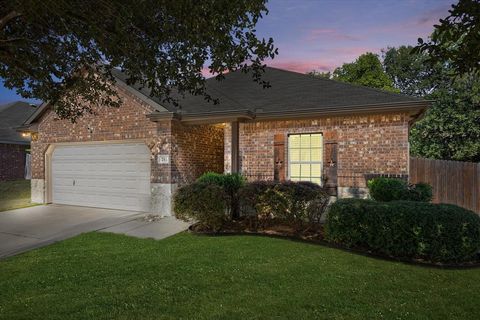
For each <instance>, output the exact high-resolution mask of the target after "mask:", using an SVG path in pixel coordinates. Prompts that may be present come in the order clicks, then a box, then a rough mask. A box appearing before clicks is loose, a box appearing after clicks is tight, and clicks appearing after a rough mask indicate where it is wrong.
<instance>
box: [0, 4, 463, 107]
mask: <svg viewBox="0 0 480 320" xmlns="http://www.w3.org/2000/svg"><path fill="white" fill-rule="evenodd" d="M453 2H454V0H270V1H269V3H268V4H267V7H268V8H269V11H270V12H269V14H268V15H266V16H265V17H264V18H263V19H262V20H260V22H259V23H258V25H257V31H258V35H259V36H261V37H272V38H273V39H274V40H275V44H276V46H277V47H278V48H279V55H278V57H276V58H275V59H274V60H273V61H267V64H269V65H272V66H275V67H279V68H283V69H287V70H292V71H298V72H308V71H311V70H317V71H329V70H330V71H332V70H333V69H335V67H338V66H340V65H341V64H342V63H344V62H351V61H353V60H355V58H356V57H358V56H359V55H360V54H362V53H365V52H368V51H370V52H375V53H380V51H381V49H382V48H387V47H389V46H390V47H391V46H400V45H403V44H405V45H408V44H410V45H415V44H416V43H417V39H418V38H419V37H422V38H425V37H427V36H428V35H429V34H430V33H431V32H432V30H433V25H434V24H435V23H437V22H438V19H440V18H444V17H446V16H447V15H448V9H449V8H450V6H451V4H452V3H453ZM15 100H21V97H19V96H18V95H16V93H15V91H12V90H8V89H6V88H4V87H3V85H2V83H0V103H6V102H11V101H15Z"/></svg>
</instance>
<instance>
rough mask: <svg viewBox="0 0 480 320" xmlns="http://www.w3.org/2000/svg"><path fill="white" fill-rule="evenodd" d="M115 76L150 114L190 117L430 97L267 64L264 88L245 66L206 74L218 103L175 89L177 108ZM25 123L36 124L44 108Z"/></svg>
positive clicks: (365, 106) (396, 105)
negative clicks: (218, 75) (221, 74)
mask: <svg viewBox="0 0 480 320" xmlns="http://www.w3.org/2000/svg"><path fill="white" fill-rule="evenodd" d="M113 75H114V76H115V78H116V79H117V83H118V85H120V86H123V87H126V88H127V89H128V90H130V91H131V92H133V93H134V94H136V95H137V96H138V97H140V98H142V99H143V100H145V101H146V102H148V103H149V104H150V105H152V106H153V107H154V108H155V110H156V111H157V112H155V113H154V114H152V115H151V117H152V118H158V119H161V118H177V119H181V120H182V121H189V119H192V121H193V120H198V119H204V120H207V121H208V120H209V119H226V118H228V117H231V118H237V119H240V118H244V119H253V118H256V119H262V118H298V117H302V116H309V115H333V114H340V113H362V112H380V111H389V110H391V111H395V110H399V109H406V110H407V109H408V110H421V109H425V108H426V107H428V105H429V103H430V102H429V101H426V100H423V99H419V98H416V97H411V96H407V95H403V94H397V93H392V92H387V91H383V90H380V89H373V88H368V87H364V86H359V85H354V84H349V83H343V82H339V81H335V80H329V79H324V78H319V77H313V76H310V75H306V74H302V73H297V72H292V71H286V70H282V69H277V68H272V67H266V70H265V74H264V75H263V76H262V80H266V81H268V82H269V83H270V85H271V87H269V88H263V86H262V85H260V84H258V83H256V82H254V81H253V79H252V75H251V74H249V73H247V74H246V73H244V72H241V71H236V72H232V73H229V74H226V75H225V79H223V80H221V81H218V80H216V79H215V78H210V79H207V81H206V90H207V93H208V94H210V95H211V96H212V98H218V100H219V103H218V104H214V102H213V101H207V100H205V99H204V97H203V96H193V95H190V94H186V95H185V96H182V95H179V94H173V97H174V98H177V99H178V102H179V108H176V107H175V106H174V105H173V104H172V103H167V102H164V101H162V99H161V98H159V97H152V96H150V90H149V89H148V88H141V87H140V86H139V85H135V84H134V85H127V78H128V76H127V75H126V74H125V73H122V72H121V71H120V70H117V69H114V70H113ZM45 107H46V106H42V107H41V108H40V109H39V110H38V111H37V112H36V114H35V115H32V117H31V118H30V119H29V120H28V121H27V122H26V124H30V123H32V122H33V121H34V120H35V119H37V118H38V117H39V116H40V115H41V113H42V112H43V109H44V108H45Z"/></svg>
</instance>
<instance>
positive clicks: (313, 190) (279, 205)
mask: <svg viewBox="0 0 480 320" xmlns="http://www.w3.org/2000/svg"><path fill="white" fill-rule="evenodd" d="M328 199H329V196H328V193H327V192H326V191H325V190H324V189H323V188H322V187H321V186H319V185H317V184H315V183H310V182H292V181H286V182H276V183H275V182H253V183H247V184H246V185H245V186H244V187H243V188H241V189H240V190H239V200H240V208H241V213H242V215H244V216H256V217H257V218H258V219H259V220H261V221H263V222H265V223H267V224H268V223H269V222H275V221H278V222H282V223H287V224H289V225H292V226H294V227H297V228H302V227H303V226H304V225H305V224H311V225H313V224H318V223H319V222H320V218H321V216H322V214H323V213H324V212H325V209H326V206H327V203H328Z"/></svg>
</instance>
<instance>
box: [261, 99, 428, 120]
mask: <svg viewBox="0 0 480 320" xmlns="http://www.w3.org/2000/svg"><path fill="white" fill-rule="evenodd" d="M430 104H431V102H430V101H414V102H405V103H403V102H401V103H394V104H391V103H390V104H370V105H355V106H348V107H338V106H335V107H327V108H321V109H320V108H319V109H309V110H292V111H274V112H262V113H256V115H255V120H285V119H304V118H310V117H315V116H341V115H350V114H374V113H384V112H389V113H391V112H402V111H403V112H414V113H416V112H419V111H421V112H422V111H423V110H425V109H427V108H428V107H429V106H430Z"/></svg>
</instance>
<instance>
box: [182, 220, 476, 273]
mask: <svg viewBox="0 0 480 320" xmlns="http://www.w3.org/2000/svg"><path fill="white" fill-rule="evenodd" d="M188 231H189V232H191V233H194V234H197V235H204V236H237V235H248V236H262V237H271V238H279V239H288V240H292V241H299V242H303V243H310V244H316V245H321V246H325V247H329V248H334V249H339V250H342V251H345V252H350V253H354V254H358V255H362V256H366V257H371V258H375V259H380V260H386V261H394V262H402V263H406V264H411V265H417V266H422V267H431V268H432V267H433V268H440V269H472V268H480V253H479V254H478V255H477V260H474V261H469V262H463V263H440V262H431V261H428V260H423V259H412V258H403V257H392V256H387V255H384V254H381V253H377V252H373V251H371V250H368V249H366V248H359V247H356V248H348V247H344V246H342V245H340V244H336V243H331V242H328V241H326V240H325V239H324V238H323V228H322V227H320V228H319V229H316V230H306V231H302V232H297V231H296V230H295V229H294V228H292V227H291V226H287V225H273V226H268V227H264V228H257V229H254V228H251V227H250V226H249V225H248V224H245V223H244V222H240V223H233V222H232V223H230V224H228V225H226V226H224V228H223V229H222V230H221V231H218V232H214V231H211V230H207V229H203V228H201V226H200V225H198V224H193V225H191V226H190V227H189V229H188Z"/></svg>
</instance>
